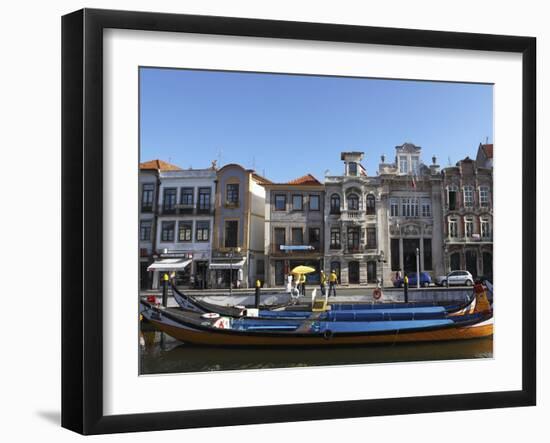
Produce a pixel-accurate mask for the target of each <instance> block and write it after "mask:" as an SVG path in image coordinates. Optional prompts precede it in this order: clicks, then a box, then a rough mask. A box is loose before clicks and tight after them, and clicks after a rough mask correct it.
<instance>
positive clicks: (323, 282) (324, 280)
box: [321, 269, 327, 295]
mask: <svg viewBox="0 0 550 443" xmlns="http://www.w3.org/2000/svg"><path fill="white" fill-rule="evenodd" d="M326 285H327V276H326V274H325V271H323V270H322V269H321V295H325V292H326Z"/></svg>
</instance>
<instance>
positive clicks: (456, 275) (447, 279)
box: [435, 271, 474, 286]
mask: <svg viewBox="0 0 550 443" xmlns="http://www.w3.org/2000/svg"><path fill="white" fill-rule="evenodd" d="M435 284H436V285H439V286H453V285H456V286H472V285H473V284H474V277H472V274H470V273H469V272H468V271H451V272H449V273H448V274H447V275H442V276H439V277H436V279H435Z"/></svg>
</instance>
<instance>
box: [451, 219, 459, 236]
mask: <svg viewBox="0 0 550 443" xmlns="http://www.w3.org/2000/svg"><path fill="white" fill-rule="evenodd" d="M449 237H451V238H456V237H458V220H457V219H456V218H450V219H449Z"/></svg>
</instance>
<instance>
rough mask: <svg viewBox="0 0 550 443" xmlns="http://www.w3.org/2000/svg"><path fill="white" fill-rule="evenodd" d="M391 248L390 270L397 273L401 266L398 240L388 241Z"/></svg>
mask: <svg viewBox="0 0 550 443" xmlns="http://www.w3.org/2000/svg"><path fill="white" fill-rule="evenodd" d="M390 248H391V270H392V271H399V269H401V265H400V264H399V239H398V238H392V239H391V241H390Z"/></svg>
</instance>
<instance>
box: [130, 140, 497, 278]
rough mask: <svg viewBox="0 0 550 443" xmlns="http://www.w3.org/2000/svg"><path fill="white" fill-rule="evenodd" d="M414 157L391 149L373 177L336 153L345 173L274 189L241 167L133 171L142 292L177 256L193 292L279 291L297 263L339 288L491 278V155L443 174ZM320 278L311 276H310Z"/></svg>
mask: <svg viewBox="0 0 550 443" xmlns="http://www.w3.org/2000/svg"><path fill="white" fill-rule="evenodd" d="M421 153H422V152H421V148H420V147H418V146H415V145H413V144H411V143H405V144H403V145H401V146H397V147H396V148H395V158H394V161H393V162H386V159H385V157H384V156H382V158H381V161H380V164H379V167H378V171H377V174H376V175H371V176H369V175H368V174H367V171H366V170H365V168H364V167H363V166H362V164H361V162H362V161H363V160H364V153H363V152H342V153H341V161H342V162H343V167H344V170H343V174H342V175H338V176H332V175H328V176H326V177H325V179H324V183H321V182H320V181H319V180H317V179H316V178H315V177H313V176H312V175H310V174H308V175H305V176H303V177H300V178H297V179H295V180H292V181H289V182H286V183H274V182H272V181H270V180H268V179H267V178H265V177H262V176H260V175H259V174H257V173H256V172H255V171H254V170H251V169H245V168H243V167H242V166H240V165H238V164H227V165H224V166H223V167H221V168H218V167H217V165H216V164H215V162H213V163H212V166H211V167H210V168H208V169H187V170H183V169H180V168H178V167H177V166H174V165H171V164H168V163H166V162H163V161H160V160H154V161H151V162H146V163H142V164H141V165H140V192H141V196H140V202H141V204H140V265H141V266H140V278H141V287H142V288H149V287H153V288H154V287H157V286H158V272H147V268H148V267H149V265H150V264H151V263H153V262H154V261H155V262H157V263H158V262H162V260H170V259H174V258H179V259H182V260H184V264H185V268H184V269H182V271H180V272H178V279H179V283H180V284H183V285H189V286H192V287H197V288H205V287H212V288H222V287H228V286H229V285H230V284H233V286H238V285H240V286H242V287H250V286H252V285H253V283H254V281H255V280H256V279H260V280H261V281H262V282H264V285H266V286H270V287H274V286H281V285H283V284H284V282H285V276H286V275H287V274H288V272H289V270H290V269H292V268H293V267H294V266H296V265H301V264H305V265H311V266H312V267H314V268H315V269H316V270H318V271H319V270H320V269H325V271H330V270H333V269H334V270H335V271H336V272H337V274H338V275H339V276H340V282H341V283H342V284H369V283H372V284H375V283H376V282H377V281H379V280H381V281H382V282H383V283H384V282H385V284H388V282H389V281H390V280H391V279H392V278H393V276H394V275H395V274H396V272H398V271H402V272H411V271H416V266H417V260H418V261H419V268H420V270H422V271H426V272H429V273H430V274H432V275H441V274H445V273H447V272H449V271H451V270H455V269H466V270H468V271H470V272H471V273H472V274H473V275H474V276H479V275H488V276H491V275H492V249H493V238H492V232H493V210H492V207H493V205H492V201H493V187H492V183H493V180H492V178H493V177H492V174H493V165H492V159H493V145H490V144H480V145H479V147H478V154H477V157H476V159H475V160H473V159H470V158H465V159H463V160H461V161H459V162H458V163H457V164H456V166H452V167H446V168H440V166H439V165H438V164H437V159H436V158H435V157H433V158H432V159H431V163H430V164H429V165H427V164H425V163H424V162H423V161H422V157H421ZM318 278H319V274H318V272H317V273H315V274H312V275H311V276H310V280H311V281H315V280H317V279H318Z"/></svg>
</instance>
